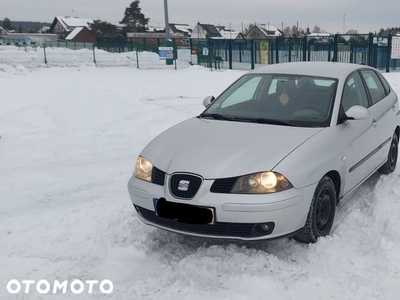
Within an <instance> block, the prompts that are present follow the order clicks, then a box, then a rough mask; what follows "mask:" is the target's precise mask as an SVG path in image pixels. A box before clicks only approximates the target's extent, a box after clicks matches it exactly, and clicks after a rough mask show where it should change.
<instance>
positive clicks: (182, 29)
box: [169, 23, 192, 37]
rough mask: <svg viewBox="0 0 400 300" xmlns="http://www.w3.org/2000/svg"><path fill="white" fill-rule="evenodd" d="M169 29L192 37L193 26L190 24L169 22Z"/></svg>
mask: <svg viewBox="0 0 400 300" xmlns="http://www.w3.org/2000/svg"><path fill="white" fill-rule="evenodd" d="M169 30H170V32H172V33H178V34H179V35H180V36H181V37H190V36H191V34H192V28H191V27H190V26H189V25H188V24H175V23H169Z"/></svg>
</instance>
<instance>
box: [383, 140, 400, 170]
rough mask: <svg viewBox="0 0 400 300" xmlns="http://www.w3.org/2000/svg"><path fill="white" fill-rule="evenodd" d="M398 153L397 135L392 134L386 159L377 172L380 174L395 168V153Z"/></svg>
mask: <svg viewBox="0 0 400 300" xmlns="http://www.w3.org/2000/svg"><path fill="white" fill-rule="evenodd" d="M398 153H399V140H398V138H397V135H396V134H394V135H393V138H392V142H391V143H390V149H389V154H388V158H387V161H386V162H385V164H384V165H382V167H380V168H379V170H378V172H379V173H382V174H390V173H392V172H393V171H394V170H395V169H396V164H397V155H398Z"/></svg>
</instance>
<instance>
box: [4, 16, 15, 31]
mask: <svg viewBox="0 0 400 300" xmlns="http://www.w3.org/2000/svg"><path fill="white" fill-rule="evenodd" d="M3 27H4V29H7V30H8V31H10V30H12V29H13V26H12V23H11V20H10V19H9V18H5V19H4V20H3Z"/></svg>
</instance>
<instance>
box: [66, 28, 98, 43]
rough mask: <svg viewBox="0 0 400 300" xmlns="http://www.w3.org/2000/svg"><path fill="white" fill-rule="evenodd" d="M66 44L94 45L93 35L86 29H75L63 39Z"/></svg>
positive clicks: (94, 37) (94, 36)
mask: <svg viewBox="0 0 400 300" xmlns="http://www.w3.org/2000/svg"><path fill="white" fill-rule="evenodd" d="M65 40H66V41H68V42H80V43H96V35H95V33H94V32H93V31H92V30H90V29H88V28H87V27H76V28H75V29H74V30H72V32H71V33H70V34H68V35H67V36H66V37H65Z"/></svg>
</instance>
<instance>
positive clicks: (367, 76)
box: [361, 70, 386, 105]
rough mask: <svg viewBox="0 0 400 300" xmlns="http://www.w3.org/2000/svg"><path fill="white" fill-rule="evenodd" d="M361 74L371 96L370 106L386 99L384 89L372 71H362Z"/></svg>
mask: <svg viewBox="0 0 400 300" xmlns="http://www.w3.org/2000/svg"><path fill="white" fill-rule="evenodd" d="M361 74H362V76H363V78H364V80H365V83H366V84H367V88H368V91H369V94H370V95H371V100H372V105H374V104H376V103H378V102H379V101H381V100H382V99H383V98H385V97H386V91H385V88H384V87H383V85H382V82H381V81H380V80H379V78H378V75H376V73H375V72H374V71H370V70H363V71H361Z"/></svg>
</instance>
